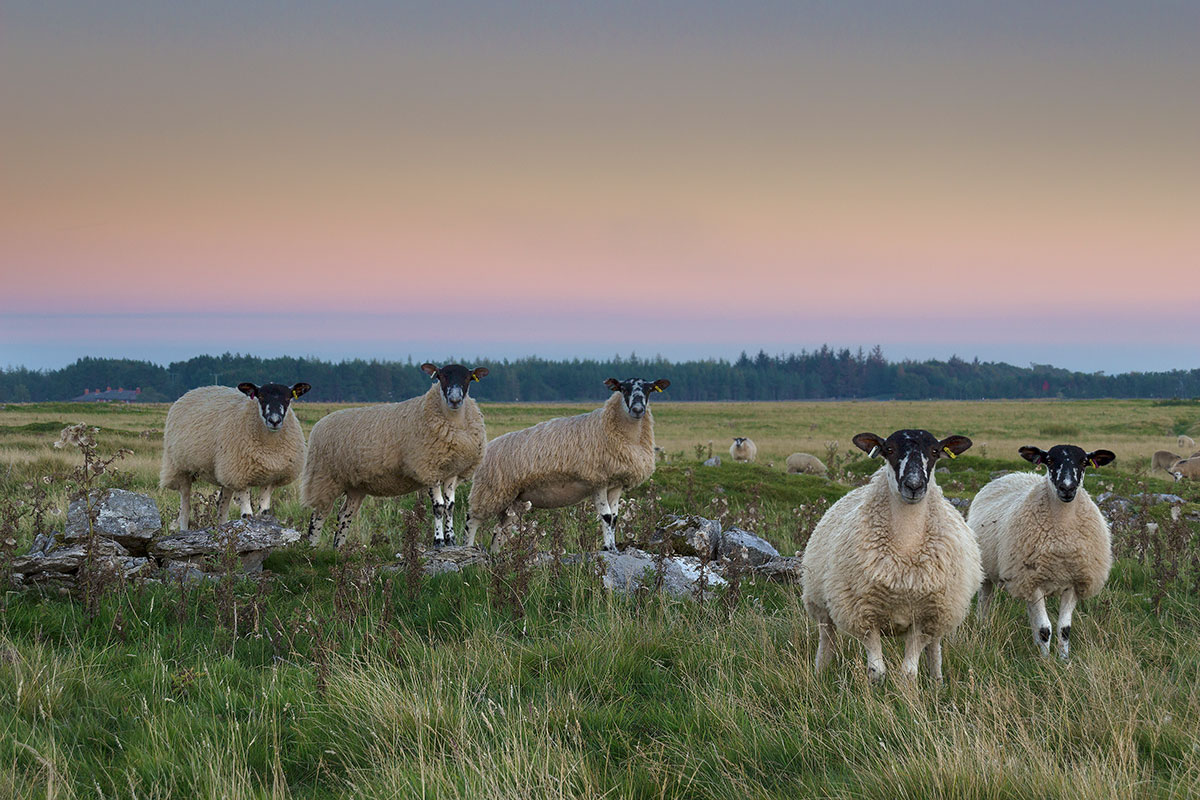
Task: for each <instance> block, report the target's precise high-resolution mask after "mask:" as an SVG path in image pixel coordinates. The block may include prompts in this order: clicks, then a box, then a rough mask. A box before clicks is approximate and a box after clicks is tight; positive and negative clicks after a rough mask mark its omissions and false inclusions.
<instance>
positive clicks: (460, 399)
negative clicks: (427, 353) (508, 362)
mask: <svg viewBox="0 0 1200 800" xmlns="http://www.w3.org/2000/svg"><path fill="white" fill-rule="evenodd" d="M421 369H422V370H423V371H424V372H425V374H426V375H429V376H430V377H431V378H432V379H433V385H432V386H430V387H429V391H427V392H426V393H425V394H423V395H421V396H420V397H414V398H411V399H409V400H405V401H404V402H402V403H384V404H382V405H376V406H367V407H365V408H346V409H343V410H341V411H335V412H333V413H332V414H329V415H328V416H325V417H322V418H321V419H320V420H319V421H318V422H317V424H316V425H314V426H313V429H312V431H311V432H310V433H309V436H308V440H309V442H308V458H307V459H305V462H304V472H303V473H302V474H301V476H300V501H301V502H302V503H303V504H304V505H305V506H308V507H309V508H311V509H313V514H312V519H311V520H310V521H309V525H308V540H309V542H310V543H311V544H313V545H316V543H317V540H318V539H319V538H320V535H321V527H322V525H323V524H324V522H325V517H326V515H327V514H329V512H330V510H331V509H332V507H333V503H334V501H335V500H336V499H337V498H338V497H339V496H340V495H345V496H346V500H345V502H344V503H343V504H342V510H341V513H340V514H339V515H338V519H337V530H336V532H335V534H334V540H333V541H334V547H340V546H341V544H342V541H343V540H344V539H345V536H346V530H347V528H349V526H350V522H351V520H352V519H353V518H354V514H355V512H356V511H358V508H359V506H360V505H362V501H363V499H364V498H365V497H366V496H367V495H372V496H374V497H396V496H398V495H403V494H408V493H409V492H415V491H418V490H420V489H425V490H427V491H428V492H429V497H430V500H431V502H432V503H433V522H434V534H433V535H434V543H435V544H436V545H438V546H441V545H442V544H454V493H455V490H456V489H457V487H458V482H459V481H460V480H464V479H466V478H469V477H470V476H471V473H472V472H473V471H474V470H475V467H476V466H478V464H479V459H480V458H481V457H482V456H483V445H484V442H485V441H487V434H486V432H485V430H484V426H483V415H482V414H481V413H480V412H479V406H477V405H476V404H475V400H474V399H473V398H471V397H468V396H467V392H468V390H469V389H470V385H471V382H472V381H477V380H479V379H480V378H482V377H484V376H485V375H487V374H488V370H487V369H486V368H485V367H477V368H476V369H472V370H469V369H467V368H466V367H464V366H461V365H459V364H448V365H446V366H444V367H442V368H440V369H439V368H438V367H437V366H436V365H434V364H422V365H421Z"/></svg>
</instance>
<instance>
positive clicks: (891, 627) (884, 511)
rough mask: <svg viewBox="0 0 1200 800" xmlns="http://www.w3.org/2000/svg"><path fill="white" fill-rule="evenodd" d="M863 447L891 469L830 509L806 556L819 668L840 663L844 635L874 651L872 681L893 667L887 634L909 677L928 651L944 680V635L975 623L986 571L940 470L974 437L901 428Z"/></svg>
mask: <svg viewBox="0 0 1200 800" xmlns="http://www.w3.org/2000/svg"><path fill="white" fill-rule="evenodd" d="M854 444H855V445H856V446H857V447H859V448H860V449H862V450H865V451H867V452H868V453H869V454H870V455H871V457H874V456H875V455H877V454H882V455H883V457H884V460H885V463H884V465H883V466H882V467H880V468H879V469H878V470H877V471H876V472H875V474H874V475H872V476H871V480H870V481H869V482H868V483H867V484H866V485H865V486H861V487H859V488H857V489H854V490H853V491H851V492H850V493H849V494H847V495H846V496H844V497H843V498H842V499H841V500H838V501H837V502H836V503H834V504H833V505H832V506H831V507H830V508H829V510H828V511H827V512H825V515H824V516H823V517H821V521H820V522H818V523H817V527H816V528H815V529H814V530H813V533H812V537H811V538H810V539H809V541H808V547H807V548H806V549H805V551H804V558H803V561H802V562H801V570H802V579H803V583H804V607H805V609H806V610H807V611H808V613H809V614H810V615H811V616H812V617H813V618H814V619H815V620H816V621H817V623H818V626H819V628H820V639H819V641H818V644H817V658H816V671H817V672H818V673H819V672H821V671H822V670H823V669H824V668H825V667H826V666H828V664H829V662H830V661H831V660H832V659H833V654H834V648H835V646H836V631H837V630H839V629H840V630H842V631H844V632H846V633H848V634H850V635H851V636H854V637H855V638H857V639H859V640H860V641H861V642H862V643H863V645H864V646H865V647H866V650H867V674H868V675H869V676H870V678H871V680H873V681H879V680H882V678H883V675H884V673H885V671H886V668H885V667H884V663H883V645H882V637H883V636H884V635H899V634H905V636H906V638H905V646H904V661H903V664H902V666H901V670H902V672H903V673H904V674H905V675H906V676H910V677H915V676H916V674H917V662H918V660H919V659H920V657H921V653H922V652H923V653H924V654H925V665H926V668H927V669H928V671H929V674H930V676H931V677H932V678H934V679H935V680H941V676H942V637H943V636H945V635H946V634H948V633H950V632H951V631H953V630H954V629H955V628H957V627H958V626H959V625H960V624H961V623H962V621H963V620H964V619H965V618H966V616H967V612H968V611H969V610H970V607H971V597H972V596H974V594H975V591H976V590H977V589H978V588H979V583H980V581H981V580H982V578H983V572H982V570H981V568H980V559H979V546H978V545H977V544H976V543H975V536H974V534H972V533H971V529H970V528H968V527H967V524H966V523H965V522H964V521H963V518H962V516H961V515H960V514H959V513H958V511H956V510H955V509H954V506H952V505H950V503H949V502H947V501H946V498H945V497H944V496H943V495H942V490H941V489H940V488H939V487H938V485H937V482H936V481H935V480H934V474H933V473H934V467H935V466H936V465H937V461H938V459H939V458H940V457H941V456H942V455H949V456H950V457H951V458H954V457H956V456H958V454H959V453H962V452H965V451H966V450H967V448H969V447H970V446H971V440H970V439H968V438H967V437H965V436H950V437H947V438H945V439H942V440H941V441H938V439H936V438H935V437H934V436H933V434H931V433H929V431H924V430H900V431H896V432H895V433H893V434H892V435H891V436H889V437H888V438H887V439H886V440H885V439H881V438H880V437H878V436H876V435H875V434H873V433H860V434H858V435H857V436H855V437H854Z"/></svg>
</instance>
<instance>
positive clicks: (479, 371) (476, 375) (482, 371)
mask: <svg viewBox="0 0 1200 800" xmlns="http://www.w3.org/2000/svg"><path fill="white" fill-rule="evenodd" d="M487 376H488V368H487V367H476V368H475V369H473V370H471V380H473V381H477V380H479V379H480V378H486V377H487Z"/></svg>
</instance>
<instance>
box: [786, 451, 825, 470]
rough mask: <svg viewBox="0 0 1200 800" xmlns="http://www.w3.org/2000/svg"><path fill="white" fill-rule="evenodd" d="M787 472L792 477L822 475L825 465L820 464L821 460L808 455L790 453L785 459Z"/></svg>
mask: <svg viewBox="0 0 1200 800" xmlns="http://www.w3.org/2000/svg"><path fill="white" fill-rule="evenodd" d="M787 471H788V473H789V474H792V475H795V474H797V473H803V474H806V475H824V474H825V465H824V464H823V463H821V459H819V458H817V457H816V456H814V455H810V454H809V453H792V454H791V455H790V456H788V457H787Z"/></svg>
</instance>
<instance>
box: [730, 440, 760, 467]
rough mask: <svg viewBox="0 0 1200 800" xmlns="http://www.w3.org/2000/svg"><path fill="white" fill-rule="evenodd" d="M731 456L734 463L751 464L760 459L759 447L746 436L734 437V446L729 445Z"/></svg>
mask: <svg viewBox="0 0 1200 800" xmlns="http://www.w3.org/2000/svg"><path fill="white" fill-rule="evenodd" d="M729 456H730V458H732V459H733V460H734V461H743V462H750V461H754V460H755V459H757V458H758V445H756V444H755V443H754V440H753V439H747V438H746V437H745V436H735V437H733V444H731V445H729Z"/></svg>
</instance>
